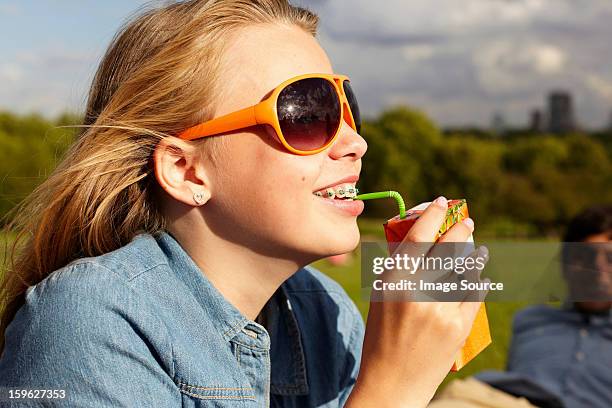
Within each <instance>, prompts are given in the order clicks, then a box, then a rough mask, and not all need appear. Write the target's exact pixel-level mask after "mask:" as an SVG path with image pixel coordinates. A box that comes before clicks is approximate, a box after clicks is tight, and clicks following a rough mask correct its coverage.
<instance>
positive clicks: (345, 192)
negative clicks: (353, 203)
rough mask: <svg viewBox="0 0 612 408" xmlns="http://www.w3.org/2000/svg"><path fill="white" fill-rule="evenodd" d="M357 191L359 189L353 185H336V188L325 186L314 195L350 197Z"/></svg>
mask: <svg viewBox="0 0 612 408" xmlns="http://www.w3.org/2000/svg"><path fill="white" fill-rule="evenodd" d="M358 193H359V189H358V188H357V187H353V186H338V187H336V189H334V188H333V187H330V188H327V189H325V190H322V191H316V192H315V193H314V195H316V196H317V197H325V198H336V197H338V198H348V199H352V198H353V197H355V196H356V195H357V194H358Z"/></svg>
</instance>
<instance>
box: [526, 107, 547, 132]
mask: <svg viewBox="0 0 612 408" xmlns="http://www.w3.org/2000/svg"><path fill="white" fill-rule="evenodd" d="M529 130H530V131H532V132H537V133H541V132H543V131H544V114H543V113H542V111H541V110H540V109H534V110H532V111H531V113H530V115H529Z"/></svg>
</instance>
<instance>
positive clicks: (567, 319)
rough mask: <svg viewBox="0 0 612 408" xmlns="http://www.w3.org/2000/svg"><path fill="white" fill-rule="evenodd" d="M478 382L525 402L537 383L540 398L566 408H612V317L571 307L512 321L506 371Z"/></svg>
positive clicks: (542, 309) (536, 310)
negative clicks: (501, 390)
mask: <svg viewBox="0 0 612 408" xmlns="http://www.w3.org/2000/svg"><path fill="white" fill-rule="evenodd" d="M478 377H479V379H481V380H483V381H485V382H488V383H490V384H493V385H494V386H497V387H498V388H505V389H509V390H510V391H512V392H513V393H515V394H519V395H525V396H529V395H530V393H533V392H532V391H530V389H532V388H534V387H533V386H532V385H531V384H532V383H535V384H536V385H537V386H540V387H542V388H543V389H542V390H541V391H540V392H539V394H540V395H536V397H541V396H542V395H541V394H545V393H548V394H549V395H550V396H551V397H552V396H556V399H557V400H558V401H560V404H558V405H562V406H565V407H570V408H574V407H575V408H583V407H584V408H609V407H612V311H610V312H607V313H605V314H601V315H596V314H584V313H581V312H579V311H578V310H577V309H575V308H574V307H573V306H572V305H570V304H569V303H566V304H565V305H564V306H563V307H562V308H553V307H550V306H543V305H542V306H534V307H530V308H527V309H525V310H523V311H521V312H519V313H517V315H516V316H515V318H514V325H513V333H512V344H511V347H510V351H509V355H508V371H507V372H494V371H493V372H484V373H481V374H480V375H479V376H478ZM550 399H552V398H550ZM538 405H542V406H554V404H550V403H549V404H544V403H541V404H538Z"/></svg>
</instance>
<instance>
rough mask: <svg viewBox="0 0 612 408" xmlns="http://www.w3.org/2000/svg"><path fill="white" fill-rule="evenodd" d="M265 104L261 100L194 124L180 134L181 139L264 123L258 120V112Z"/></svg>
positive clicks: (196, 137) (191, 138) (195, 137)
mask: <svg viewBox="0 0 612 408" xmlns="http://www.w3.org/2000/svg"><path fill="white" fill-rule="evenodd" d="M263 104H264V102H261V103H259V104H257V105H254V106H250V107H248V108H245V109H241V110H239V111H236V112H232V113H228V114H227V115H224V116H220V117H218V118H215V119H212V120H209V121H207V122H203V123H200V124H198V125H195V126H192V127H190V128H189V129H186V130H184V131H183V132H181V133H180V134H179V135H178V136H179V137H180V138H181V139H185V140H193V139H198V138H201V137H206V136H214V135H218V134H220V133H225V132H232V131H235V130H238V129H244V128H247V127H250V126H255V125H257V124H259V123H262V122H258V120H257V115H256V113H259V111H260V110H261V109H260V108H261V106H260V105H263Z"/></svg>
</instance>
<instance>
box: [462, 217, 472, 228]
mask: <svg viewBox="0 0 612 408" xmlns="http://www.w3.org/2000/svg"><path fill="white" fill-rule="evenodd" d="M462 222H463V223H464V224H465V225H466V226H467V227H468V228H469V229H471V230H473V229H474V220H473V219H471V218H465V219H464V220H463V221H462Z"/></svg>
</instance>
